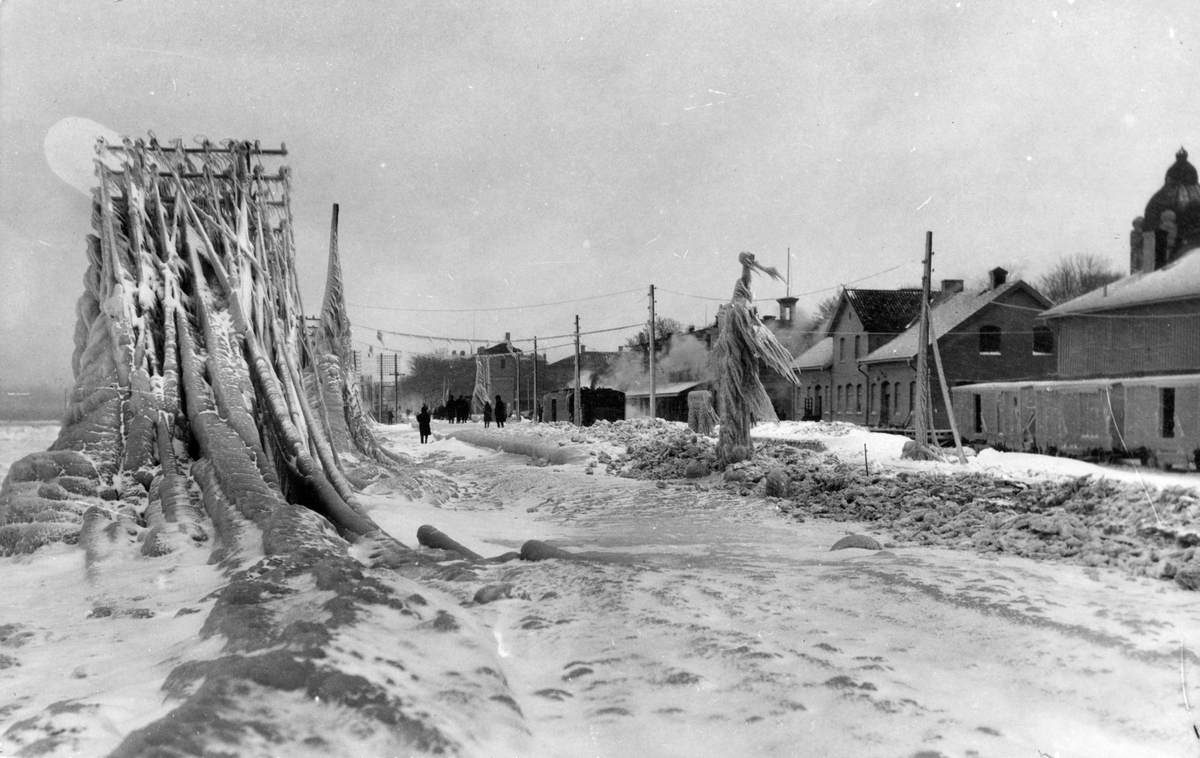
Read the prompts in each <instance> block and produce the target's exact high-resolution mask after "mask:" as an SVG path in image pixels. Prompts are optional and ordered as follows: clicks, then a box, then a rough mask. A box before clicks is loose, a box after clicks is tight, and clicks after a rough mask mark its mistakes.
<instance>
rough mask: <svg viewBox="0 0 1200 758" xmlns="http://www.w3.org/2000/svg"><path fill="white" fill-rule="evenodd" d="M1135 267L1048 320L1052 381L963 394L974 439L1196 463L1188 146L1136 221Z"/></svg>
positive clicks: (1199, 408)
mask: <svg viewBox="0 0 1200 758" xmlns="http://www.w3.org/2000/svg"><path fill="white" fill-rule="evenodd" d="M1129 269H1130V271H1129V275H1128V276H1126V277H1124V278H1122V279H1119V280H1117V281H1116V282H1113V283H1111V284H1109V285H1106V286H1104V287H1101V288H1100V289H1097V290H1094V291H1092V292H1088V293H1086V294H1084V295H1081V296H1080V297H1077V298H1075V299H1073V300H1070V301H1068V302H1066V303H1062V304H1061V305H1058V306H1055V307H1054V308H1051V309H1049V310H1047V311H1046V312H1045V313H1044V314H1043V320H1044V324H1045V325H1046V326H1048V327H1049V328H1050V329H1052V330H1053V334H1054V338H1055V341H1056V344H1057V362H1056V368H1057V370H1056V373H1055V378H1056V380H1055V381H1048V382H1025V383H1021V382H1005V383H989V384H976V385H971V386H965V387H960V388H958V389H956V390H955V397H956V399H955V407H956V410H957V413H958V419H959V423H960V425H961V426H963V427H964V428H965V430H966V433H967V435H968V436H969V437H972V438H974V439H977V440H979V441H981V442H985V443H987V444H992V445H998V446H1003V447H1007V448H1010V449H1022V450H1037V451H1039V452H1065V453H1069V454H1073V455H1097V456H1110V455H1118V456H1136V457H1140V458H1142V459H1143V460H1145V461H1147V462H1152V463H1156V464H1159V465H1171V466H1179V467H1187V466H1196V467H1200V183H1198V182H1197V174H1196V169H1195V168H1194V167H1193V166H1192V165H1191V163H1189V162H1188V160H1187V151H1185V150H1182V149H1181V150H1180V151H1179V152H1178V153H1176V156H1175V163H1174V164H1173V165H1172V166H1171V167H1170V168H1169V169H1168V170H1167V173H1166V176H1165V178H1164V181H1163V186H1162V188H1161V189H1159V190H1158V191H1157V192H1156V193H1155V194H1154V195H1153V196H1152V197H1151V199H1150V201H1149V202H1148V203H1147V205H1146V209H1145V214H1144V215H1143V216H1139V217H1138V218H1136V219H1134V222H1133V231H1132V233H1131V235H1130V247H1129Z"/></svg>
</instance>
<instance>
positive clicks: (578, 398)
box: [575, 316, 583, 426]
mask: <svg viewBox="0 0 1200 758" xmlns="http://www.w3.org/2000/svg"><path fill="white" fill-rule="evenodd" d="M582 400H583V394H582V393H581V392H580V391H579V316H576V317H575V426H583V404H582Z"/></svg>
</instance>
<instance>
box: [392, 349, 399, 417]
mask: <svg viewBox="0 0 1200 758" xmlns="http://www.w3.org/2000/svg"><path fill="white" fill-rule="evenodd" d="M392 402H393V403H394V404H395V407H396V415H395V416H394V417H393V418H398V417H399V416H400V353H396V354H394V355H393V356H392Z"/></svg>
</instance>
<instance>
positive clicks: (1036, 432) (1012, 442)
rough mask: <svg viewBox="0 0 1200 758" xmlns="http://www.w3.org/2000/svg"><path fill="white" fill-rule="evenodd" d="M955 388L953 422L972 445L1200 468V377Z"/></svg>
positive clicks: (1025, 383) (1155, 377)
mask: <svg viewBox="0 0 1200 758" xmlns="http://www.w3.org/2000/svg"><path fill="white" fill-rule="evenodd" d="M952 392H953V395H954V409H955V420H956V421H957V422H958V426H959V429H961V430H962V431H963V438H964V439H965V440H967V441H969V442H972V443H977V444H985V445H989V446H992V447H996V448H1001V449H1005V450H1021V451H1031V452H1039V453H1051V454H1064V455H1070V456H1077V457H1100V458H1111V457H1138V458H1141V459H1142V460H1143V461H1145V462H1147V463H1151V464H1153V465H1158V466H1171V467H1178V468H1182V469H1187V468H1188V467H1189V466H1195V467H1197V468H1200V375H1196V374H1187V375H1176V376H1151V377H1137V378H1120V379H1086V380H1078V381H1041V382H992V383H987V384H969V385H963V386H960V387H955V388H954V389H953V390H952Z"/></svg>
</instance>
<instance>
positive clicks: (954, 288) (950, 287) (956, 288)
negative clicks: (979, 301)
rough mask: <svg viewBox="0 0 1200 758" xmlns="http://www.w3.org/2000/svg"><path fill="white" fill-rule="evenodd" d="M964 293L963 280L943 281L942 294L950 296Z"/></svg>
mask: <svg viewBox="0 0 1200 758" xmlns="http://www.w3.org/2000/svg"><path fill="white" fill-rule="evenodd" d="M962 291H963V280H962V279H943V280H942V294H945V295H948V294H950V293H951V292H962Z"/></svg>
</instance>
